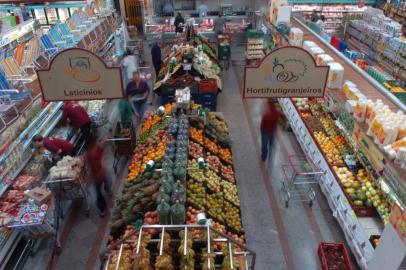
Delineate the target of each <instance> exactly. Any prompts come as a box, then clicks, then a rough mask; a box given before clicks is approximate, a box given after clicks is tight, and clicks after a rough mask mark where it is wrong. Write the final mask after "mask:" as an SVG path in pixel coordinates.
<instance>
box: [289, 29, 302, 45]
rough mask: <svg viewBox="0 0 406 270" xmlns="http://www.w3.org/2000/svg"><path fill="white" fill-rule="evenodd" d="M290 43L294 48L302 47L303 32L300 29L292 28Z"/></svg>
mask: <svg viewBox="0 0 406 270" xmlns="http://www.w3.org/2000/svg"><path fill="white" fill-rule="evenodd" d="M289 42H290V44H291V45H293V46H298V47H302V43H303V31H302V30H301V29H299V28H296V27H292V28H291V29H290V32H289Z"/></svg>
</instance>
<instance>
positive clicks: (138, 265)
mask: <svg viewBox="0 0 406 270" xmlns="http://www.w3.org/2000/svg"><path fill="white" fill-rule="evenodd" d="M150 238H151V237H150V236H144V237H143V238H142V242H141V245H140V253H139V255H140V256H139V257H136V258H135V259H134V263H133V270H152V269H153V268H152V266H151V255H150V252H149V250H148V249H147V246H148V243H149V240H150ZM134 253H135V252H134Z"/></svg>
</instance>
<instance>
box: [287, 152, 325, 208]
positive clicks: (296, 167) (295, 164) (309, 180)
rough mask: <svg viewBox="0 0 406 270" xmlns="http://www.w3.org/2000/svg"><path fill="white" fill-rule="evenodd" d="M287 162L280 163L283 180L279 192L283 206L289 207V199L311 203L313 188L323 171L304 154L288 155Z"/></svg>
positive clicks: (314, 194)
mask: <svg viewBox="0 0 406 270" xmlns="http://www.w3.org/2000/svg"><path fill="white" fill-rule="evenodd" d="M288 160H289V163H288V164H285V165H282V173H283V182H282V189H281V193H282V196H283V199H284V202H285V207H289V201H291V200H294V201H302V202H309V206H312V205H313V200H314V199H315V198H316V193H315V191H314V189H313V186H314V185H317V184H318V181H319V180H320V177H321V176H322V175H323V174H324V172H322V171H320V170H319V169H318V167H317V166H316V165H315V164H314V163H313V162H311V161H308V159H307V158H306V156H302V155H289V158H288Z"/></svg>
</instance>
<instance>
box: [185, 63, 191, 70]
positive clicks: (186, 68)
mask: <svg viewBox="0 0 406 270" xmlns="http://www.w3.org/2000/svg"><path fill="white" fill-rule="evenodd" d="M183 70H184V71H190V70H192V64H183Z"/></svg>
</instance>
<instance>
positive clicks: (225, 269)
mask: <svg viewBox="0 0 406 270" xmlns="http://www.w3.org/2000/svg"><path fill="white" fill-rule="evenodd" d="M222 251H223V256H224V258H223V262H222V264H221V270H229V269H231V260H230V252H229V249H228V245H224V247H223V250H222ZM231 253H234V247H233V246H231ZM233 268H234V269H238V260H237V258H236V256H233Z"/></svg>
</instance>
